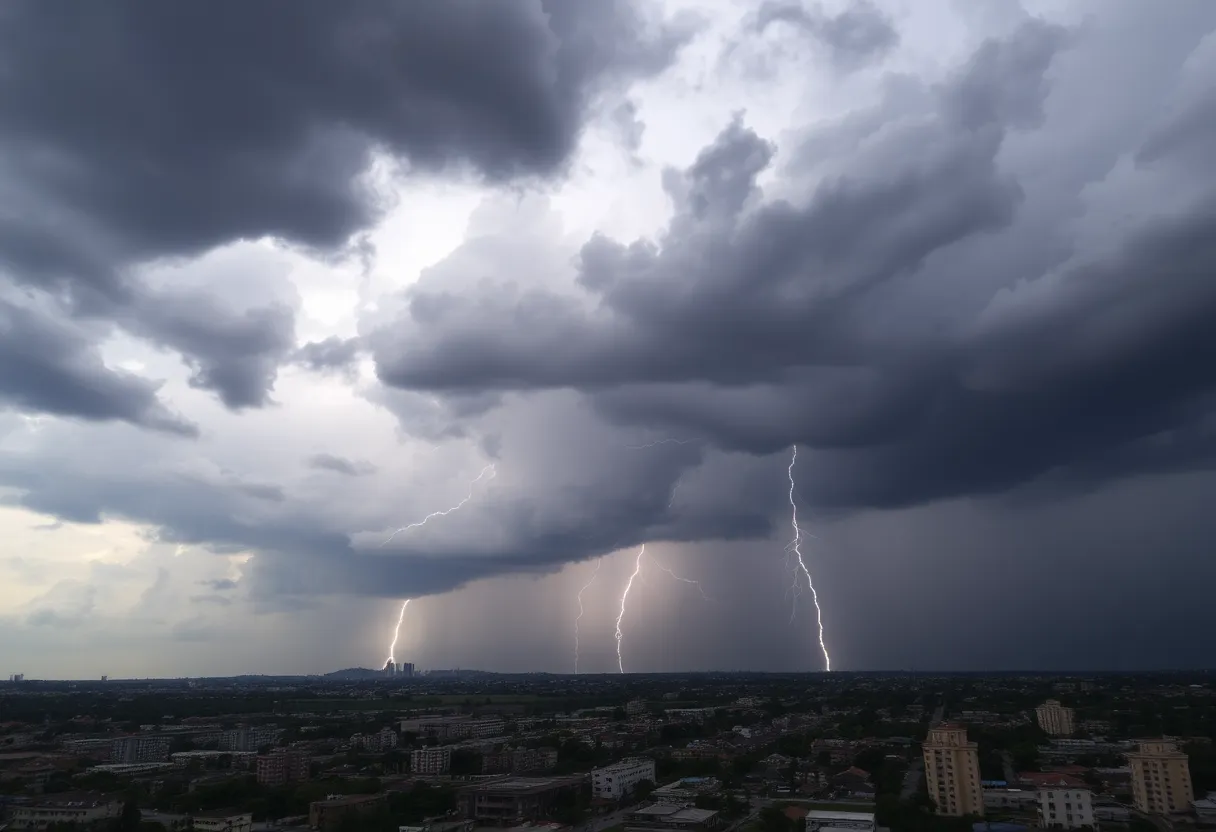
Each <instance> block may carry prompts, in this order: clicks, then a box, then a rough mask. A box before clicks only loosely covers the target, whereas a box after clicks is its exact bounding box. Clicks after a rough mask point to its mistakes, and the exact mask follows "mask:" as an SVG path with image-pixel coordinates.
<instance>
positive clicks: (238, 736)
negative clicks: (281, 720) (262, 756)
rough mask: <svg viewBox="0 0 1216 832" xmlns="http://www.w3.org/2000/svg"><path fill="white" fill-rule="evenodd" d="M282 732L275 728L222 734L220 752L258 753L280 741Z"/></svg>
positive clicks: (250, 729) (244, 729)
mask: <svg viewBox="0 0 1216 832" xmlns="http://www.w3.org/2000/svg"><path fill="white" fill-rule="evenodd" d="M282 733H283V732H282V731H281V730H280V729H278V728H275V727H273V726H269V727H259V728H234V729H232V730H230V731H221V732H220V751H257V750H259V749H261V748H262V747H264V746H267V745H274V744H275V743H276V742H278V741H279V737H280V736H281V735H282Z"/></svg>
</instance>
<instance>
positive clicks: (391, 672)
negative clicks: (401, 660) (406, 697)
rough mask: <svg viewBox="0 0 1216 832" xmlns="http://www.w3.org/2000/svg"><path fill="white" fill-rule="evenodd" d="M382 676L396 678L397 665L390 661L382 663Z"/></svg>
mask: <svg viewBox="0 0 1216 832" xmlns="http://www.w3.org/2000/svg"><path fill="white" fill-rule="evenodd" d="M384 675H385V676H396V675H397V665H395V664H393V660H392V659H389V660H388V661H386V662H385V663H384Z"/></svg>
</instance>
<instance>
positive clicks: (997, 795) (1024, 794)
mask: <svg viewBox="0 0 1216 832" xmlns="http://www.w3.org/2000/svg"><path fill="white" fill-rule="evenodd" d="M1038 807H1039V793H1038V792H1037V791H1032V790H1030V789H1002V788H992V789H984V811H985V812H997V813H1001V812H1023V811H1037V810H1038Z"/></svg>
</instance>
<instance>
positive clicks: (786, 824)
mask: <svg viewBox="0 0 1216 832" xmlns="http://www.w3.org/2000/svg"><path fill="white" fill-rule="evenodd" d="M759 820H760V828H761V829H762V830H763V832H793V829H794V822H793V821H792V820H790V819H789V818H788V817H787V816H786V814H785V812H783V811H781V810H780V809H778V808H777V807H776V806H769V807H768V808H765V809H761V810H760V818H759Z"/></svg>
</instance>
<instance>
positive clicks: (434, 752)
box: [410, 745, 452, 774]
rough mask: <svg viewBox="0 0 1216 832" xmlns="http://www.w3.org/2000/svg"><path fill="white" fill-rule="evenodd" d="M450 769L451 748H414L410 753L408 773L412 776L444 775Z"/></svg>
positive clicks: (438, 746)
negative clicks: (410, 772) (412, 774)
mask: <svg viewBox="0 0 1216 832" xmlns="http://www.w3.org/2000/svg"><path fill="white" fill-rule="evenodd" d="M451 767H452V747H451V746H450V745H437V746H433V747H431V748H415V749H414V750H413V751H412V752H410V771H412V772H413V773H414V774H446V773H447V771H448V769H450V768H451Z"/></svg>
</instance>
